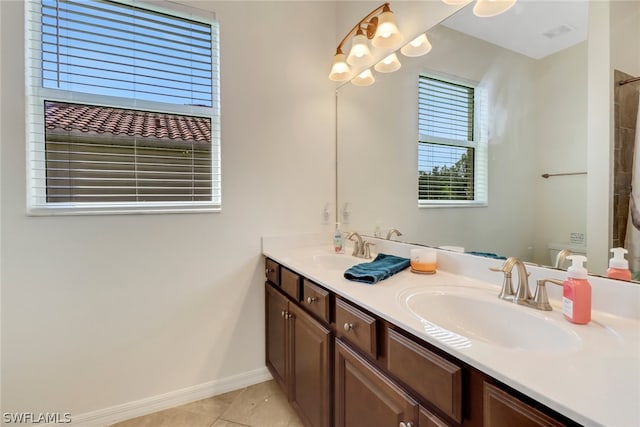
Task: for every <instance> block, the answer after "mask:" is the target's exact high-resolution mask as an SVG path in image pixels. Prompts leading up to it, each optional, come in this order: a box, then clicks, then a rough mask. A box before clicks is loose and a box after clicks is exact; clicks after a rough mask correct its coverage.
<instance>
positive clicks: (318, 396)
mask: <svg viewBox="0 0 640 427" xmlns="http://www.w3.org/2000/svg"><path fill="white" fill-rule="evenodd" d="M267 261H268V262H269V261H270V262H272V263H273V261H271V260H267ZM270 267H271V268H270ZM276 271H277V272H279V273H278V274H277V279H278V280H279V283H275V282H272V281H271V279H270V277H274V278H275V277H276V276H275V275H276V273H275V272H276ZM270 275H271V276H270ZM267 279H268V281H267V283H266V287H265V289H266V298H265V299H266V313H265V316H266V364H267V367H268V369H269V371H270V372H271V373H272V375H273V377H274V378H275V380H276V381H277V382H278V383H279V384H280V385H281V387H282V388H283V390H285V392H286V394H287V396H288V399H289V401H290V402H291V404H292V406H293V407H294V408H295V410H296V411H297V413H298V414H299V415H300V418H301V419H302V421H303V422H304V424H305V425H306V426H310V427H332V426H335V427H396V426H398V427H444V426H452V427H461V426H462V427H511V426H518V427H521V426H522V427H537V426H551V427H553V426H563V425H564V426H578V424H577V423H575V422H573V421H572V420H569V419H568V418H566V417H564V416H562V415H560V414H558V413H557V412H555V411H553V410H551V409H549V408H547V407H545V406H544V405H541V404H539V403H538V402H536V401H534V400H532V399H530V398H528V397H526V396H523V395H521V394H520V393H518V392H516V391H513V390H511V389H510V388H508V387H506V386H504V385H502V384H501V383H500V382H499V381H497V380H495V379H494V378H492V377H490V376H489V375H487V374H485V373H483V372H481V371H479V370H477V369H475V368H473V367H471V366H469V365H467V364H465V363H463V362H461V361H459V360H457V359H456V358H454V357H453V356H451V355H450V354H448V353H447V352H446V351H443V350H441V349H439V348H436V347H435V346H433V345H431V344H429V343H427V342H425V341H424V340H422V339H420V338H417V337H415V336H414V335H412V334H410V333H408V332H407V331H405V330H403V329H402V328H399V327H398V326H396V325H393V324H392V323H390V322H388V321H386V320H384V319H381V318H379V317H378V316H376V315H374V314H372V313H371V312H368V311H367V310H365V309H363V308H362V307H360V306H359V305H358V304H356V303H354V302H353V301H349V300H347V299H345V298H342V297H340V296H339V295H333V294H332V293H331V292H329V291H327V290H326V289H324V288H322V287H321V286H319V285H317V284H315V283H312V282H311V281H309V280H308V279H306V278H304V277H302V276H299V275H297V273H295V272H292V271H290V270H287V269H286V268H284V267H281V266H278V265H277V264H276V265H275V266H274V265H273V264H271V266H270V265H269V264H267ZM282 283H288V285H287V286H282Z"/></svg>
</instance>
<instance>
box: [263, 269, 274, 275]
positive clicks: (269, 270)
mask: <svg viewBox="0 0 640 427" xmlns="http://www.w3.org/2000/svg"><path fill="white" fill-rule="evenodd" d="M274 271H275V270H274V269H273V268H265V269H264V274H266V275H267V276H268V275H269V273H273V272H274Z"/></svg>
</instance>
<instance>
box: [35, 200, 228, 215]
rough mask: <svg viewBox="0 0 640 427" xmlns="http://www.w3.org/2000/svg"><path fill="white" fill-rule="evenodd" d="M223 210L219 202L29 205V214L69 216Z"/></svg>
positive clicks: (213, 211) (214, 211)
mask: <svg viewBox="0 0 640 427" xmlns="http://www.w3.org/2000/svg"><path fill="white" fill-rule="evenodd" d="M220 211H222V207H221V206H220V205H219V204H213V203H209V202H207V203H194V204H165V203H163V204H159V203H158V204H156V203H153V204H151V203H150V204H148V205H147V204H145V205H143V206H142V205H130V204H122V205H118V206H115V205H95V204H86V205H83V204H61V205H55V206H53V205H49V206H46V207H35V208H34V207H28V208H27V216H65V215H67V216H69V215H150V214H179V213H217V212H220Z"/></svg>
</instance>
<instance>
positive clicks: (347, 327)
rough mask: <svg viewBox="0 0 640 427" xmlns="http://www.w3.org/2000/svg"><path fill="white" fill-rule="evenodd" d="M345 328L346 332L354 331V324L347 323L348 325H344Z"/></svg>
mask: <svg viewBox="0 0 640 427" xmlns="http://www.w3.org/2000/svg"><path fill="white" fill-rule="evenodd" d="M343 328H344V330H345V331H347V332H349V331H350V330H352V329H353V323H349V322H347V323H345V324H344V326H343Z"/></svg>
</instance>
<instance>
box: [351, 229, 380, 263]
mask: <svg viewBox="0 0 640 427" xmlns="http://www.w3.org/2000/svg"><path fill="white" fill-rule="evenodd" d="M347 239H349V240H351V241H352V242H353V253H352V255H353V256H355V257H358V258H367V259H369V258H371V246H373V245H374V243H371V242H365V241H364V240H363V239H362V236H360V235H359V234H358V233H356V232H355V231H353V232H351V233H349V235H348V236H347Z"/></svg>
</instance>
